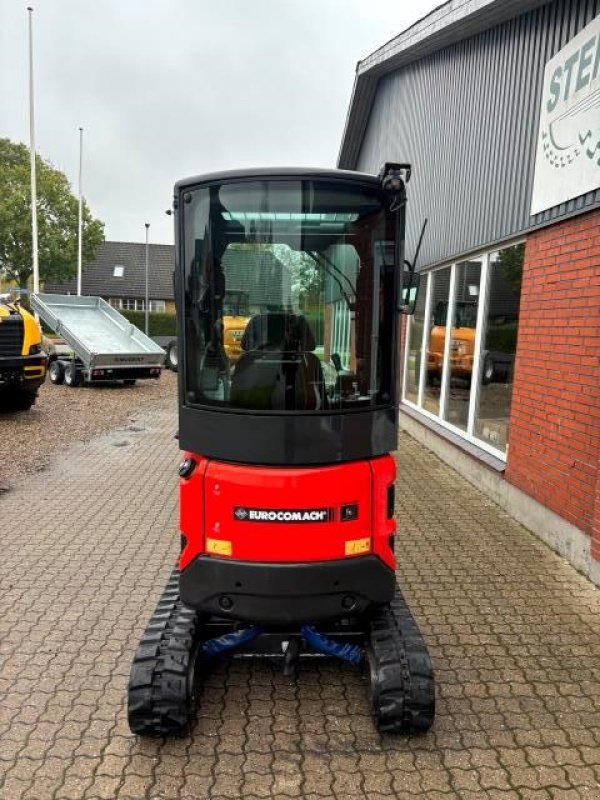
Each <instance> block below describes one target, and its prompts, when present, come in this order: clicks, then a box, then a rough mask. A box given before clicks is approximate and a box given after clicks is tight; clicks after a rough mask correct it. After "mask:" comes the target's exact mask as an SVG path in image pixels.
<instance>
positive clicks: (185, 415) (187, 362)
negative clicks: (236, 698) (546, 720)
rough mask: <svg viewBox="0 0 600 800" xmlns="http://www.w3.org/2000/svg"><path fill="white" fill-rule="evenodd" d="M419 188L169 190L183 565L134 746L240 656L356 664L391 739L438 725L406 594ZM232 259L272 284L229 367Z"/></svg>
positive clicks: (200, 186)
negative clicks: (409, 233)
mask: <svg viewBox="0 0 600 800" xmlns="http://www.w3.org/2000/svg"><path fill="white" fill-rule="evenodd" d="M409 176H410V167H409V166H408V165H402V164H386V165H385V167H384V168H382V171H381V173H380V175H378V176H374V175H366V174H359V173H352V172H345V171H339V170H303V169H293V168H290V169H280V170H275V169H272V170H264V169H263V170H255V171H241V172H224V173H219V174H213V175H207V176H201V177H196V178H190V179H188V180H183V181H180V182H179V183H177V185H176V187H175V200H174V207H175V215H176V239H177V247H176V251H177V254H178V256H177V264H176V276H175V277H176V281H175V287H176V303H177V311H178V314H177V316H178V326H179V331H178V342H179V362H180V369H179V425H180V427H179V441H180V445H181V446H182V448H183V450H184V451H185V453H184V458H183V461H182V462H181V465H180V467H179V475H180V529H181V536H182V550H181V555H180V558H179V563H178V565H177V568H176V569H175V570H174V572H173V574H172V576H171V578H170V580H169V581H168V583H167V586H166V588H165V590H164V592H163V594H162V597H161V598H160V600H159V603H158V606H157V608H156V611H155V613H154V615H153V617H152V618H151V620H150V623H149V625H148V627H147V629H146V631H145V633H144V635H143V637H142V639H141V642H140V644H139V647H138V649H137V651H136V654H135V657H134V661H133V664H132V668H131V676H130V683H129V703H128V706H129V711H128V714H129V724H130V727H131V730H132V731H133V732H134V733H137V734H141V735H150V736H152V735H155V736H162V735H169V734H181V733H184V732H185V731H186V730H187V729H188V727H189V725H190V723H191V721H192V720H193V718H194V713H195V707H196V699H197V697H198V686H199V682H200V681H201V678H202V673H203V671H204V670H206V669H208V668H209V665H210V660H211V659H212V658H214V657H216V656H218V655H221V654H223V653H226V652H229V651H238V652H239V653H240V654H243V655H245V656H248V655H261V656H270V657H279V658H281V659H282V661H283V665H284V670H285V671H286V672H288V673H290V672H292V671H293V670H294V669H295V667H296V663H297V662H298V660H299V659H300V658H301V657H303V656H305V655H316V654H325V655H328V656H332V657H339V658H342V659H345V660H347V661H349V662H351V663H352V664H355V665H357V666H358V667H365V668H366V669H367V671H368V675H369V686H370V697H371V704H372V708H373V714H374V717H375V721H376V723H377V725H378V727H379V728H380V730H382V731H389V732H404V733H413V732H421V731H426V730H428V729H429V727H430V726H431V724H432V722H433V718H434V709H435V692H434V681H433V674H432V668H431V662H430V659H429V655H428V652H427V648H426V645H425V642H424V640H423V638H422V636H421V634H420V633H419V630H418V628H417V625H416V623H415V621H414V619H413V617H412V615H411V612H410V610H409V608H408V606H407V604H406V602H405V600H404V598H403V596H402V594H401V592H400V590H399V588H398V587H397V584H396V577H395V565H396V558H395V554H394V532H395V529H396V523H395V521H394V485H395V477H396V468H395V462H394V459H393V458H392V456H391V455H390V452H391V451H393V450H395V449H396V446H397V436H398V427H397V413H398V407H397V396H398V395H397V392H398V369H399V363H398V362H399V353H398V351H399V347H398V344H399V330H400V325H399V319H400V316H399V315H400V314H401V313H412V312H413V311H414V305H415V302H416V291H417V289H418V278H419V276H418V274H415V272H414V268H413V267H412V266H411V265H410V264H409V263H408V262H406V261H405V259H404V225H405V208H406V192H405V183H406V181H407V180H408V178H409ZM240 246H243V247H245V248H250V249H254V250H255V256H256V258H254V262H255V263H264V270H263V271H262V272H260V271H259V273H258V274H255V275H254V278H253V279H254V281H255V288H254V289H253V292H254V295H255V296H256V293H257V292H258V291H259V292H260V294H261V298H260V299H261V302H260V310H259V311H257V312H255V313H253V314H252V316H250V319H249V321H248V323H247V324H246V326H245V328H244V332H243V335H242V337H241V340H240V345H241V351H242V352H241V355H240V356H239V358H238V359H237V360H236V361H235V362H234V363H233V364H232V363H231V362H230V361H229V359H228V358H227V355H226V352H225V342H224V334H223V331H224V324H223V317H224V299H225V297H226V291H227V284H228V280H231V277H232V276H231V275H230V274H229V273H228V268H227V264H228V263H230V260H228V259H226V258H225V254H226V253H227V250H228V248H230V247H240ZM263 256H264V257H263ZM261 257H263V258H262V260H261ZM257 287H259V288H257ZM399 556H400V558H401V557H402V554H401V553H400V554H399Z"/></svg>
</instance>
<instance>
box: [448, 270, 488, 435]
mask: <svg viewBox="0 0 600 800" xmlns="http://www.w3.org/2000/svg"><path fill="white" fill-rule="evenodd" d="M482 263H483V259H472V260H470V261H462V262H461V263H460V264H457V265H456V275H455V284H454V303H453V308H452V322H451V324H450V332H451V333H450V335H451V338H450V355H449V364H448V372H449V385H448V392H447V397H446V408H445V413H444V415H443V416H444V419H446V421H447V422H449V423H451V424H452V425H455V426H456V427H458V428H461V429H462V430H464V431H466V430H467V425H468V421H469V401H470V397H471V380H472V377H473V363H474V354H475V335H476V329H477V309H478V307H479V294H480V292H479V289H480V284H481V268H482ZM446 303H447V301H446ZM443 316H444V314H443V309H442V308H440V319H441V318H442V317H443Z"/></svg>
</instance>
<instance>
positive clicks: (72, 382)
mask: <svg viewBox="0 0 600 800" xmlns="http://www.w3.org/2000/svg"><path fill="white" fill-rule="evenodd" d="M81 380H82V375H81V371H80V370H78V369H77V366H76V365H75V364H72V363H71V364H67V366H66V368H65V383H66V384H67V386H73V387H74V386H81Z"/></svg>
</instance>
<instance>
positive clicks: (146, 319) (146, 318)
mask: <svg viewBox="0 0 600 800" xmlns="http://www.w3.org/2000/svg"><path fill="white" fill-rule="evenodd" d="M145 225H146V297H145V302H144V327H145V333H146V336H148V229H149V228H150V223H149V222H146V223H145Z"/></svg>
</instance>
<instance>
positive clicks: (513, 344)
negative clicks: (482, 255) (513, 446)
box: [473, 244, 525, 452]
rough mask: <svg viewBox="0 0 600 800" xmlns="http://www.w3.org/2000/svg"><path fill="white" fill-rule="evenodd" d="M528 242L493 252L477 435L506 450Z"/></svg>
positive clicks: (481, 355) (484, 336)
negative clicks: (524, 258)
mask: <svg viewBox="0 0 600 800" xmlns="http://www.w3.org/2000/svg"><path fill="white" fill-rule="evenodd" d="M524 254H525V245H524V244H517V245H514V246H513V247H506V248H504V249H503V250H499V251H498V252H496V253H492V254H491V255H490V259H489V273H488V285H489V295H488V297H489V299H488V306H487V315H486V320H485V324H484V329H483V335H482V340H481V353H480V359H479V395H478V397H479V403H478V409H477V412H476V414H475V426H474V430H473V435H474V436H475V437H476V438H477V439H480V440H482V441H484V442H486V443H487V444H489V445H492V447H495V448H497V449H498V450H502V451H503V452H506V448H507V441H508V420H509V416H510V403H511V395H512V386H513V372H514V363H515V353H516V349H517V328H518V322H519V303H520V299H521V281H522V277H523V257H524Z"/></svg>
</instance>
